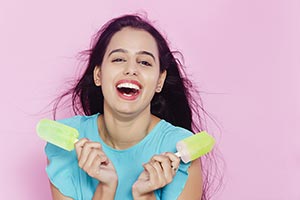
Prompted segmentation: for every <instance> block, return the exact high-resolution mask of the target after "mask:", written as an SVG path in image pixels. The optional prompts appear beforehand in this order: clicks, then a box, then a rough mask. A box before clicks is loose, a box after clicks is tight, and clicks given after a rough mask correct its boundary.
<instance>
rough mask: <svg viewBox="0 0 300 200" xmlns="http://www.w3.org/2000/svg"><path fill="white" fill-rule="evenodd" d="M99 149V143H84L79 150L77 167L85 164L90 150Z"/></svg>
mask: <svg viewBox="0 0 300 200" xmlns="http://www.w3.org/2000/svg"><path fill="white" fill-rule="evenodd" d="M94 148H95V149H101V145H100V143H97V142H86V143H85V144H84V146H83V148H82V150H81V154H80V157H79V159H78V165H79V167H81V168H82V167H83V166H84V164H85V162H86V161H87V159H88V157H89V154H90V152H91V151H92V149H94Z"/></svg>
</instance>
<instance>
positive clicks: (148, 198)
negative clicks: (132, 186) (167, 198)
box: [132, 192, 156, 200]
mask: <svg viewBox="0 0 300 200" xmlns="http://www.w3.org/2000/svg"><path fill="white" fill-rule="evenodd" d="M132 196H133V199H134V200H156V197H155V194H154V192H149V193H147V194H136V193H134V192H133V193H132Z"/></svg>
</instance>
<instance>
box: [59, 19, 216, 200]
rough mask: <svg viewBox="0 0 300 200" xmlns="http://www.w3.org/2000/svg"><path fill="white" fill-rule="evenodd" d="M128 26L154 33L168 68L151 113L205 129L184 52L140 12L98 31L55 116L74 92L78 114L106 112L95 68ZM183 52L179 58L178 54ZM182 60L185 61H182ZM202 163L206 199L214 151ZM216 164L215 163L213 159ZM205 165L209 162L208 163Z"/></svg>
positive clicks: (163, 66) (195, 129)
mask: <svg viewBox="0 0 300 200" xmlns="http://www.w3.org/2000/svg"><path fill="white" fill-rule="evenodd" d="M125 27H131V28H135V29H140V30H144V31H147V32H148V33H150V34H151V35H152V36H153V38H154V39H155V41H156V44H157V47H158V52H159V63H160V71H161V72H163V71H164V70H166V71H167V76H166V79H165V83H164V87H163V89H162V91H161V92H160V93H156V94H155V95H154V97H153V99H152V101H151V113H152V114H153V115H155V116H157V117H159V118H161V119H164V120H166V121H168V122H170V123H171V124H173V125H175V126H180V127H183V128H185V129H188V130H190V131H191V132H194V133H197V132H200V131H201V130H204V129H205V124H204V121H205V120H204V118H205V116H204V115H206V114H207V113H206V112H205V110H204V109H203V106H202V101H201V98H200V96H199V93H198V91H197V89H196V87H195V86H194V85H193V84H192V82H191V81H190V80H189V79H188V77H187V75H186V73H185V70H184V66H183V65H182V63H181V61H182V60H183V56H182V54H181V53H180V52H178V51H171V50H170V48H169V45H168V42H167V41H166V39H165V38H164V37H163V36H162V34H161V33H160V32H159V31H158V30H157V29H156V28H154V26H152V25H151V22H149V21H148V20H147V19H146V18H143V17H141V16H139V15H124V16H121V17H118V18H114V19H112V20H110V21H108V22H107V23H106V24H105V25H104V26H103V27H102V28H101V29H100V30H99V31H98V32H97V34H96V36H95V38H94V40H93V42H92V47H91V49H89V50H86V51H84V52H83V53H84V54H87V56H88V62H87V67H86V70H85V71H84V73H83V74H82V76H81V78H80V79H79V80H78V82H77V83H76V85H75V86H74V87H72V88H71V89H70V90H68V91H67V92H65V93H64V94H63V95H62V96H60V97H59V98H58V100H57V101H56V103H55V104H54V118H55V115H56V111H57V109H58V105H59V103H60V101H61V100H62V98H63V97H65V96H68V95H71V97H72V109H73V111H74V113H75V114H85V115H93V114H96V113H103V112H104V111H103V104H104V97H103V94H102V91H101V90H100V89H99V87H97V86H96V85H95V84H94V78H93V72H94V68H95V67H96V66H101V64H102V60H103V57H104V54H105V52H106V48H107V46H108V44H109V42H110V40H111V38H112V37H113V35H114V34H115V33H116V32H118V31H120V30H121V29H123V28H125ZM175 55H176V56H178V55H179V57H180V58H181V59H179V58H176V57H175ZM180 60H181V61H180ZM202 159H205V160H206V161H205V164H204V163H203V162H201V163H202V171H203V195H202V200H208V199H210V196H211V195H210V194H209V193H211V188H212V182H214V180H213V179H215V178H211V177H212V176H215V175H214V174H212V172H211V171H209V170H211V164H212V161H214V160H215V159H213V155H212V153H210V154H207V155H206V156H205V157H202V158H201V160H202ZM213 164H214V163H213ZM205 165H209V167H206V166H205Z"/></svg>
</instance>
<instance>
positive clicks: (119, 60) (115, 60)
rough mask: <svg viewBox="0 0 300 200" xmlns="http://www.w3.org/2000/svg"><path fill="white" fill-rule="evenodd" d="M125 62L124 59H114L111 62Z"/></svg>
mask: <svg viewBox="0 0 300 200" xmlns="http://www.w3.org/2000/svg"><path fill="white" fill-rule="evenodd" d="M124 61H126V60H125V59H122V58H115V59H113V60H112V62H124Z"/></svg>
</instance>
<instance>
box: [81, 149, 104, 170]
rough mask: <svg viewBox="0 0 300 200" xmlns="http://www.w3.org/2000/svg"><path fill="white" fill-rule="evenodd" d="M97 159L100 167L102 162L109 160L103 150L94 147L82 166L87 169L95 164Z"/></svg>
mask: <svg viewBox="0 0 300 200" xmlns="http://www.w3.org/2000/svg"><path fill="white" fill-rule="evenodd" d="M95 161H96V164H97V166H98V167H99V166H100V165H101V164H102V163H106V162H107V157H106V155H105V154H104V152H103V151H102V150H100V149H96V148H93V149H91V151H90V153H89V155H88V158H87V160H86V162H85V163H84V165H83V167H82V168H83V169H86V170H87V169H88V168H91V167H92V166H93V165H95Z"/></svg>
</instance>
